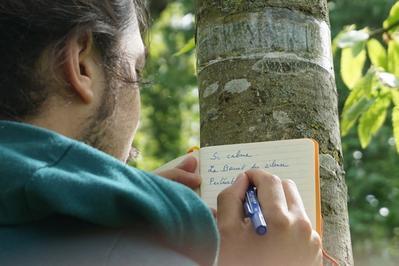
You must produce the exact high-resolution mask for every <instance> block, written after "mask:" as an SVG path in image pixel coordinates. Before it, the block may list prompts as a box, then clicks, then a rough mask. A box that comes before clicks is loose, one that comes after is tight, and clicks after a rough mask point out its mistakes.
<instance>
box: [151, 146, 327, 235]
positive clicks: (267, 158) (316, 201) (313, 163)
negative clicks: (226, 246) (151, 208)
mask: <svg viewBox="0 0 399 266" xmlns="http://www.w3.org/2000/svg"><path fill="white" fill-rule="evenodd" d="M191 155H193V156H195V157H197V158H198V160H199V169H198V171H199V174H200V175H201V177H202V184H201V188H200V191H199V195H200V196H201V198H202V199H203V200H204V201H205V202H206V203H207V204H208V205H209V206H210V207H213V208H216V199H217V195H218V194H219V193H220V192H221V191H222V190H223V189H225V188H226V187H227V186H229V185H230V184H232V183H233V182H234V180H235V178H236V177H237V176H238V174H240V173H242V172H244V171H246V170H248V169H251V168H259V169H265V170H266V171H267V172H269V173H271V174H274V175H277V176H279V177H280V178H281V179H292V180H293V181H295V183H296V184H297V186H298V190H299V192H300V194H301V197H302V200H303V202H304V205H305V209H306V212H307V214H308V216H309V218H310V220H311V222H312V226H313V228H314V229H315V230H316V231H317V232H319V233H320V234H321V204H320V178H319V147H318V144H317V142H316V141H314V140H312V139H294V140H281V141H269V142H256V143H245V144H234V145H221V146H212V147H206V148H201V149H200V150H199V151H195V152H193V153H191ZM186 156H187V155H185V156H182V157H179V158H177V159H175V160H173V161H171V162H169V163H167V164H165V165H164V166H162V167H161V168H158V169H157V170H156V171H155V172H159V171H162V170H165V169H170V168H173V167H175V166H177V165H178V164H179V163H180V162H182V161H183V160H184V159H185V157H186Z"/></svg>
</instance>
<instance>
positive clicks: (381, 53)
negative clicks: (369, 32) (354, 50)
mask: <svg viewBox="0 0 399 266" xmlns="http://www.w3.org/2000/svg"><path fill="white" fill-rule="evenodd" d="M367 51H368V54H369V57H370V60H371V63H372V64H373V65H374V66H376V67H381V68H383V69H385V70H387V51H386V49H385V48H384V46H382V44H381V43H380V42H379V41H377V40H376V39H371V40H369V41H368V42H367Z"/></svg>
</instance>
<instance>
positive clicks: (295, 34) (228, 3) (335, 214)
mask: <svg viewBox="0 0 399 266" xmlns="http://www.w3.org/2000/svg"><path fill="white" fill-rule="evenodd" d="M196 37H197V54H198V62H197V65H198V68H197V69H198V79H199V90H200V108H201V145H202V146H203V147H204V146H213V145H223V144H233V143H246V142H257V141H268V140H279V139H292V138H303V137H306V138H314V139H316V140H317V141H318V142H319V144H320V163H321V171H320V172H321V191H322V214H323V219H324V233H323V244H324V248H325V249H326V250H327V252H328V253H329V254H330V255H332V256H333V257H335V258H337V259H338V260H339V262H340V264H341V265H353V259H352V248H351V239H350V232H349V224H348V211H347V188H346V184H345V179H344V170H343V156H342V150H341V139H340V133H339V119H338V108H337V90H336V86H335V77H334V70H333V63H332V52H331V34H330V27H329V17H328V8H327V1H326V0H312V1H310V0H284V1H283V0H251V1H244V0H224V1H215V0H198V1H197V36H196Z"/></svg>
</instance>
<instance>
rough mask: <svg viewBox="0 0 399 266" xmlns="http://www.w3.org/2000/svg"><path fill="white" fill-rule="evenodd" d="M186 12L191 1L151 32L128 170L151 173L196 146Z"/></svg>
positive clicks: (173, 8)
mask: <svg viewBox="0 0 399 266" xmlns="http://www.w3.org/2000/svg"><path fill="white" fill-rule="evenodd" d="M192 9H193V6H192V3H191V1H174V2H172V3H171V4H169V5H167V7H166V8H165V9H164V10H163V11H162V12H161V13H160V14H159V16H158V17H157V19H156V20H155V22H154V23H153V25H152V28H151V33H150V36H149V44H148V47H149V48H148V49H149V56H150V59H149V61H148V63H147V68H146V75H145V76H146V78H147V79H148V80H149V81H150V82H151V83H150V84H151V85H150V86H145V87H144V88H143V89H142V91H141V94H142V102H143V108H142V110H143V114H142V120H141V130H140V132H139V133H138V135H137V137H136V138H135V143H134V145H135V146H136V147H137V148H138V149H139V150H140V154H141V155H140V157H139V158H138V160H136V161H135V162H134V163H133V165H135V166H137V167H140V168H142V169H147V170H153V169H155V168H156V167H158V166H160V165H161V164H162V163H164V162H165V161H169V160H172V159H173V158H175V157H177V156H179V155H181V154H183V153H185V152H186V150H187V149H188V148H189V147H190V146H193V145H198V142H199V140H198V134H199V130H198V127H199V126H198V123H197V121H198V120H199V107H198V97H197V89H196V77H195V55H194V52H193V51H191V50H190V49H189V48H190V47H187V43H188V42H189V40H190V39H192V36H193V35H194V16H193V11H192ZM183 48H184V49H183ZM182 49H183V50H182ZM179 52H180V54H179V55H177V54H178V53H179Z"/></svg>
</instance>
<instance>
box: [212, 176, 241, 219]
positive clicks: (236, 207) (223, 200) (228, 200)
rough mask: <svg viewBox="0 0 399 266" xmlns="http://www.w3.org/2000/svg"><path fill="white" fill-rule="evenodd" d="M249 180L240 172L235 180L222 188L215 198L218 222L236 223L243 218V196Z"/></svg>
mask: <svg viewBox="0 0 399 266" xmlns="http://www.w3.org/2000/svg"><path fill="white" fill-rule="evenodd" d="M248 185H249V181H248V177H247V176H246V175H245V174H240V175H239V176H238V177H237V179H236V181H235V182H234V183H233V184H232V185H231V186H230V187H228V188H226V189H225V190H223V191H222V192H221V193H220V194H219V196H218V199H217V220H218V224H223V225H225V224H229V225H231V224H233V225H238V224H240V223H241V222H242V221H243V219H244V206H243V204H244V198H245V192H246V191H247V189H248Z"/></svg>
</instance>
